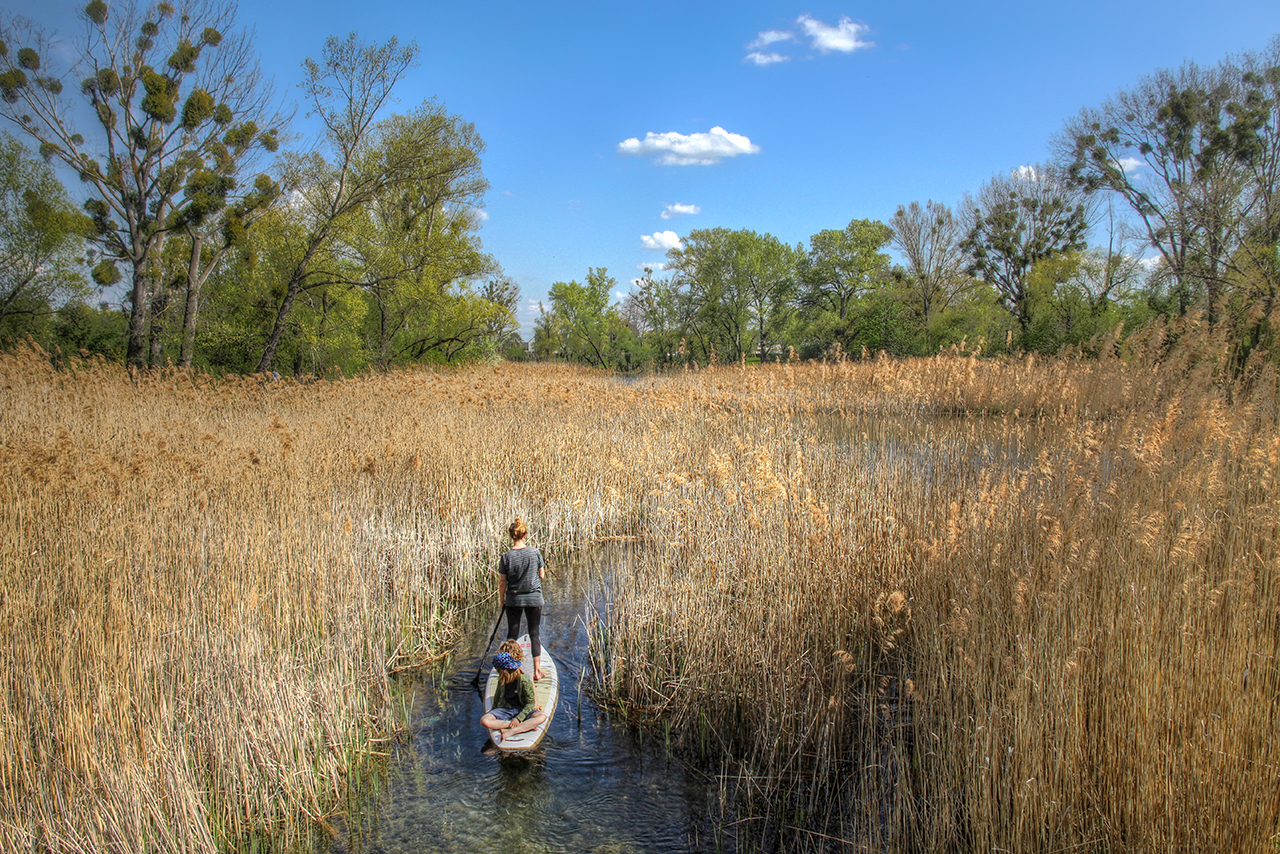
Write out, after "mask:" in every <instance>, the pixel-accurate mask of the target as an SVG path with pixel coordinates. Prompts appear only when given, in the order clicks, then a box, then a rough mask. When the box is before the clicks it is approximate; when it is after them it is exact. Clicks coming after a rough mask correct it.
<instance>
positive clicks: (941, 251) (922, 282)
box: [890, 199, 973, 328]
mask: <svg viewBox="0 0 1280 854" xmlns="http://www.w3.org/2000/svg"><path fill="white" fill-rule="evenodd" d="M890 228H892V230H893V245H894V246H895V247H897V249H898V250H899V251H900V252H902V255H903V257H904V258H905V259H906V261H907V266H906V273H907V280H908V282H909V284H910V288H911V293H912V298H913V300H914V302H915V303H916V305H917V308H918V310H919V312H920V315H921V317H922V319H923V321H924V325H925V327H926V328H928V327H929V325H930V324H931V323H932V322H933V319H934V317H935V315H936V314H937V312H938V311H941V310H945V309H946V308H947V307H948V306H950V305H951V303H952V301H953V300H955V299H956V298H957V297H958V296H960V295H961V294H963V293H964V291H965V290H966V289H967V288H968V287H969V286H970V284H971V283H972V281H973V280H972V279H971V278H970V277H969V276H968V275H967V274H966V273H965V266H966V263H967V259H966V257H965V254H964V251H963V250H962V249H961V248H960V243H961V241H962V240H963V239H964V236H965V234H964V225H963V223H962V222H961V221H960V220H959V219H957V218H956V217H955V216H954V215H953V214H952V213H951V209H950V208H949V207H947V206H946V205H944V204H941V203H939V202H934V201H933V200H932V199H931V200H929V201H928V202H925V204H924V206H923V207H922V206H921V205H920V203H919V202H912V203H911V204H909V205H905V206H903V205H899V206H898V210H897V211H896V212H895V213H894V215H893V220H892V221H891V222H890Z"/></svg>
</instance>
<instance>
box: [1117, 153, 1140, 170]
mask: <svg viewBox="0 0 1280 854" xmlns="http://www.w3.org/2000/svg"><path fill="white" fill-rule="evenodd" d="M1120 168H1121V169H1123V170H1124V171H1125V172H1126V173H1133V172H1137V171H1138V170H1139V169H1141V168H1142V161H1141V160H1139V159H1138V158H1136V157H1121V158H1120Z"/></svg>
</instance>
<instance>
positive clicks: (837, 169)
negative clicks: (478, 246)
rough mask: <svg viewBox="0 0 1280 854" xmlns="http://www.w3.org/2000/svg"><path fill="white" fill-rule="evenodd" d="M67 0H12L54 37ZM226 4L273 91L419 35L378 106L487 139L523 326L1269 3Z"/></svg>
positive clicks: (880, 179) (847, 197) (1272, 15)
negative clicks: (323, 61)
mask: <svg viewBox="0 0 1280 854" xmlns="http://www.w3.org/2000/svg"><path fill="white" fill-rule="evenodd" d="M78 5H80V4H78V3H75V2H72V3H64V2H62V0H42V2H40V3H33V2H30V0H21V2H18V3H13V2H10V3H7V4H6V7H7V8H8V9H9V10H12V11H17V12H20V13H22V14H26V15H28V16H30V17H33V18H36V19H37V20H41V21H45V22H50V23H52V24H54V25H56V26H57V27H58V28H59V31H60V32H61V33H62V34H63V36H64V37H70V36H74V35H75V34H77V33H78V32H80V25H79V24H78V23H77V22H75V20H74V18H73V16H72V14H73V11H74V10H75V9H76V8H78ZM55 7H56V8H55ZM240 21H241V22H242V23H243V24H244V25H246V26H249V27H252V28H254V29H255V30H256V34H257V36H256V38H257V46H258V49H259V51H260V53H261V56H262V61H263V65H264V68H265V69H266V71H267V73H268V74H269V75H270V76H273V77H274V79H275V83H276V87H277V89H278V90H279V92H280V93H281V94H283V95H284V96H286V97H287V98H289V99H294V98H295V97H296V93H297V89H296V84H297V82H298V81H299V80H300V79H301V73H300V66H301V63H302V61H303V59H304V58H305V57H307V56H316V57H318V56H319V54H320V51H321V48H322V46H323V43H324V40H325V38H326V37H327V36H329V35H331V34H333V35H339V36H345V35H346V34H347V33H349V32H353V31H354V32H358V33H359V34H360V36H361V37H362V38H363V39H365V40H367V41H384V40H386V39H387V38H389V37H390V36H392V35H395V36H397V37H399V38H400V39H401V40H402V41H409V40H414V41H416V42H417V44H418V46H419V48H420V49H421V56H420V63H419V65H418V66H417V67H416V68H414V69H412V70H411V71H410V73H409V75H408V76H407V77H406V79H405V80H404V81H403V82H402V83H401V84H400V86H399V87H398V89H397V98H398V103H397V104H396V105H395V107H396V108H397V109H403V110H407V109H409V108H411V107H412V106H414V105H416V104H418V103H420V102H421V101H422V100H424V99H426V98H430V97H433V96H434V97H436V98H438V99H440V100H441V101H442V102H443V103H444V104H445V106H446V107H447V108H448V109H449V110H450V111H451V112H454V113H457V114H460V115H461V116H462V117H463V118H464V119H466V120H467V121H471V122H474V123H475V125H476V128H477V130H478V132H479V133H480V135H481V136H482V137H483V138H484V140H485V142H486V144H487V152H486V154H485V157H484V172H485V175H486V177H487V178H488V180H489V182H490V184H491V189H490V191H489V193H488V195H487V197H486V204H485V214H486V216H487V219H486V221H485V223H484V226H483V229H482V231H481V238H482V240H483V242H484V246H485V249H486V251H488V252H489V253H490V254H492V255H493V256H494V257H496V258H497V260H498V261H499V263H501V264H502V266H503V268H504V270H505V271H506V273H507V274H508V275H509V276H510V277H511V278H513V279H514V280H515V281H516V282H517V283H518V284H519V285H520V288H521V293H522V297H523V305H522V308H521V312H520V320H521V326H522V329H523V331H524V332H525V334H528V333H529V331H530V329H531V327H532V322H533V320H534V319H535V318H536V316H537V310H536V303H537V301H538V300H541V299H545V297H546V293H547V291H548V289H549V288H550V286H551V284H552V283H553V282H557V281H568V280H571V279H576V280H578V281H582V280H583V278H584V277H585V275H586V272H587V269H588V267H607V268H608V270H609V273H610V274H611V275H613V276H614V277H616V278H617V279H618V281H619V293H624V292H625V291H626V290H627V289H628V288H629V283H630V281H631V280H632V279H633V278H635V277H637V276H639V275H641V271H642V267H644V266H645V265H646V264H647V265H651V266H655V267H656V266H657V265H659V264H661V262H662V260H663V258H664V248H665V247H666V246H667V245H669V244H670V242H671V237H672V236H671V235H669V234H666V233H667V232H671V233H673V234H674V236H676V237H679V236H681V235H685V234H687V233H688V232H689V231H690V230H692V229H694V228H710V227H717V226H721V227H726V228H750V229H754V230H756V231H760V232H769V233H772V234H773V235H775V236H777V237H778V238H779V239H781V240H783V241H785V242H787V243H790V244H793V245H794V244H796V243H800V242H805V243H807V241H808V238H809V237H810V235H812V234H814V233H816V232H818V231H820V230H822V229H827V228H835V229H838V228H843V227H844V226H845V225H846V224H847V223H848V222H849V220H851V219H854V218H871V219H880V220H885V221H887V220H888V219H889V218H890V217H891V216H892V215H893V212H894V210H895V209H896V208H897V206H898V205H899V204H905V203H909V202H911V201H921V202H923V201H925V200H927V199H934V200H936V201H941V202H945V203H947V204H949V205H953V206H954V205H955V204H957V203H958V202H959V201H960V199H961V197H962V196H963V194H964V193H966V192H976V191H977V189H978V188H979V186H980V185H981V184H982V182H983V181H985V180H986V179H988V178H990V177H991V176H992V175H994V174H996V173H1000V172H1007V171H1008V170H1011V169H1014V168H1016V167H1018V166H1021V165H1025V164H1031V163H1035V162H1037V161H1041V160H1044V159H1046V158H1047V157H1048V155H1049V143H1050V140H1051V138H1052V136H1053V134H1054V133H1055V132H1057V131H1058V130H1059V129H1060V128H1061V127H1062V125H1063V123H1064V122H1065V121H1066V120H1067V119H1068V118H1070V117H1071V116H1073V115H1074V114H1075V113H1077V112H1078V111H1079V110H1080V109H1081V108H1082V107H1086V106H1094V105H1097V104H1099V103H1101V102H1102V101H1103V100H1105V99H1106V98H1107V97H1109V96H1110V95H1112V94H1114V93H1115V92H1116V91H1118V90H1120V89H1122V88H1127V87H1129V86H1132V85H1133V84H1134V83H1135V82H1136V81H1137V80H1138V78H1139V77H1141V76H1142V75H1144V74H1147V73H1149V72H1152V71H1154V70H1156V69H1158V68H1173V67H1177V66H1178V65H1180V64H1182V62H1183V61H1185V60H1194V61H1196V62H1200V63H1202V64H1206V65H1211V64H1215V63H1217V62H1218V61H1219V60H1221V59H1223V58H1224V57H1226V56H1227V55H1228V54H1232V53H1239V52H1242V51H1260V50H1262V49H1263V48H1265V47H1266V46H1267V44H1268V42H1269V41H1270V40H1271V38H1272V37H1273V36H1274V35H1276V34H1278V33H1280V3H1276V2H1274V0H1234V2H1226V3H1216V4H1204V3H1189V2H1185V0H1164V1H1163V2H1154V0H1137V2H1130V3H1103V2H1096V0H1082V2H1075V3H1071V4H1044V3H1033V2H1017V3H1014V2H1009V3H981V4H973V3H971V4H957V3H943V2H937V0H930V2H910V0H897V2H885V1H884V0H874V2H848V0H835V1H834V2H827V0H821V2H817V3H809V2H807V0H769V2H764V0H737V1H736V2H719V3H705V2H693V0H689V2H669V0H650V2H646V3H631V2H625V0H624V2H612V0H598V1H597V2H569V3H555V2H546V0H544V2H528V0H525V2H505V0H495V2H481V3H474V2H472V3H468V2H458V0H451V1H450V2H439V0H428V2H420V3H413V4H402V3H395V2H381V3H352V2H347V1H346V0H344V2H329V1H328V0H317V2H306V3H299V2H293V0H289V2H272V3H252V2H242V3H241V6H240ZM307 127H308V126H307V125H306V123H305V122H299V124H298V125H297V126H296V128H295V129H296V130H299V131H306V130H307ZM72 189H73V191H74V189H75V188H72Z"/></svg>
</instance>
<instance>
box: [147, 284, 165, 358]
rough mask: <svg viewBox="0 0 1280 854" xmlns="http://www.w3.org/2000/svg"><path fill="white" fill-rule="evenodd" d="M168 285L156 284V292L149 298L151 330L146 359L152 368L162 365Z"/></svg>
mask: <svg viewBox="0 0 1280 854" xmlns="http://www.w3.org/2000/svg"><path fill="white" fill-rule="evenodd" d="M169 295H170V292H169V286H168V285H167V284H165V283H164V282H160V283H158V284H157V286H156V294H155V296H154V297H153V298H152V300H151V330H150V335H149V339H150V340H149V347H148V349H149V351H150V353H149V355H148V357H147V361H148V362H149V364H150V365H151V367H153V368H159V367H161V366H163V365H164V333H165V319H166V318H165V313H166V312H167V311H168V309H169Z"/></svg>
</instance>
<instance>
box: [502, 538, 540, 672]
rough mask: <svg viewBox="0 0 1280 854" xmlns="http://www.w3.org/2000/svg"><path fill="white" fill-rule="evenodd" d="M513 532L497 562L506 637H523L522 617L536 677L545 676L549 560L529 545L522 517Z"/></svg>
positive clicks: (512, 638)
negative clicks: (544, 588)
mask: <svg viewBox="0 0 1280 854" xmlns="http://www.w3.org/2000/svg"><path fill="white" fill-rule="evenodd" d="M507 533H508V534H510V535H511V548H510V549H508V550H507V551H506V552H504V553H503V555H502V559H501V560H500V561H498V602H499V604H500V605H501V607H502V609H503V610H504V611H505V612H506V614H507V639H508V640H514V639H515V638H518V637H520V616H521V614H523V615H524V619H525V622H526V623H528V624H529V646H530V647H531V651H532V653H533V678H534V681H537V680H539V679H541V678H542V677H543V675H544V674H543V672H542V667H541V666H540V665H539V659H540V658H541V657H542V642H541V638H540V637H539V629H540V628H541V626H542V605H543V602H542V579H543V577H545V576H546V574H547V563H546V561H544V560H543V559H542V552H540V551H538V550H537V549H535V548H534V547H533V546H530V545H526V544H525V540H527V539H528V538H529V528H528V526H526V525H525V523H524V520H523V519H521V518H520V517H519V516H517V517H516V520H515V521H514V522H512V523H511V526H510V527H508V528H507Z"/></svg>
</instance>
